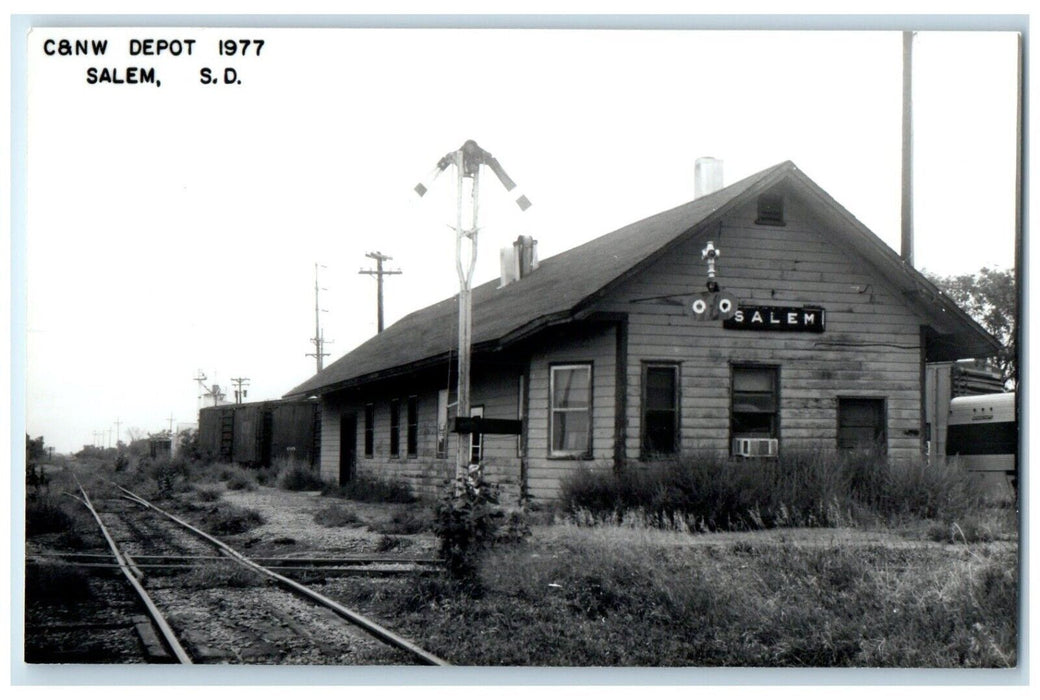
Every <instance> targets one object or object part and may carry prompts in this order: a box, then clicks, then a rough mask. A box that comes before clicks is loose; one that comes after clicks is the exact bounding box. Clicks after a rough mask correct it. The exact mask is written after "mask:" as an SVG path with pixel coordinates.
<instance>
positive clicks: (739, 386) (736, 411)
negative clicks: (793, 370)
mask: <svg viewBox="0 0 1040 700" xmlns="http://www.w3.org/2000/svg"><path fill="white" fill-rule="evenodd" d="M732 379H733V394H732V397H733V404H732V410H731V413H730V433H731V436H732V437H734V438H777V437H779V430H778V428H779V424H780V421H779V413H780V401H779V384H780V382H779V369H778V368H777V367H766V366H757V365H734V366H733V375H732Z"/></svg>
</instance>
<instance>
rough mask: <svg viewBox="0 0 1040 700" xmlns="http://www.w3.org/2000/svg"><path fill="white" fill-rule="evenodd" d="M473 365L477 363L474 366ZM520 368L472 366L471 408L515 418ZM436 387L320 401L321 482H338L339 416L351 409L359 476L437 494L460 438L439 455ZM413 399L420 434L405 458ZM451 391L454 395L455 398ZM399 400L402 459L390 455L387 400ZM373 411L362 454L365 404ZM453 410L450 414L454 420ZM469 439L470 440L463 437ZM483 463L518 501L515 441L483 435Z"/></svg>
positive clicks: (424, 384) (450, 472) (509, 498)
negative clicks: (369, 445) (369, 446)
mask: <svg viewBox="0 0 1040 700" xmlns="http://www.w3.org/2000/svg"><path fill="white" fill-rule="evenodd" d="M474 364H475V365H476V363H474ZM522 371H523V368H522V367H519V366H518V367H513V366H506V367H481V366H479V365H477V366H474V368H473V374H472V386H471V389H470V404H471V406H474V407H475V406H482V407H483V409H484V417H486V418H511V419H515V418H516V417H517V405H518V400H519V398H518V390H519V382H518V377H519V376H520V374H521V373H522ZM440 377H441V382H440V384H441V385H440V386H438V385H437V384H436V383H435V381H434V380H432V379H429V380H422V379H416V380H415V381H413V382H410V383H408V384H403V385H402V384H399V385H396V386H387V385H384V386H378V385H374V386H372V387H368V388H366V389H365V390H364V392H351V393H350V394H349V396H348V395H347V393H346V392H343V393H341V394H332V395H330V396H328V397H325V398H324V399H323V402H322V446H321V455H322V458H321V465H322V466H321V473H322V478H324V479H326V480H329V481H332V482H337V481H338V479H339V455H340V435H339V421H340V418H339V417H340V416H341V415H342V414H343V413H345V412H349V411H353V412H356V413H357V417H358V429H357V445H356V451H357V473H358V474H365V475H370V476H377V477H383V478H392V479H399V480H402V481H405V482H407V483H409V484H410V485H411V486H412V488H413V490H414V491H415V493H416V494H417V495H422V496H428V497H433V496H438V495H440V493H441V492H442V488H443V486H444V484H445V482H447V481H448V480H450V479H451V478H452V477H453V476H454V474H455V462H456V446H457V444H458V443H457V439H458V436H457V435H454V434H449V435H448V447H447V451H446V453H445V455H446V456H444V457H438V456H437V438H438V426H437V394H438V392H439V391H440V390H441V389H443V388H444V382H443V379H444V377H445V375H443V374H442V375H440ZM409 396H416V398H417V404H416V408H417V418H418V426H417V429H418V432H417V435H416V438H417V439H416V443H417V445H416V447H417V453H416V455H414V456H409V455H408V454H407V444H408V440H407V435H408V432H407V431H408V421H407V410H406V408H407V400H408V397H409ZM454 396H455V391H454V390H453V391H452V397H453V398H454ZM395 398H396V399H400V401H401V423H400V426H401V427H400V430H401V439H400V447H401V449H400V455H398V456H391V454H390V400H391V399H395ZM367 403H371V404H372V405H373V408H374V421H373V427H374V431H373V454H372V456H371V457H366V456H365V451H364V448H365V404H367ZM454 410H455V407H454V406H452V407H451V408H450V410H449V415H451V416H454ZM464 439H468V438H464ZM483 464H484V470H485V474H486V475H487V477H488V478H489V479H490V480H492V481H494V482H495V483H497V484H499V486H500V487H501V489H502V496H503V500H504V501H506V502H517V501H519V499H520V489H521V483H520V457H519V456H518V454H517V438H516V436H513V435H485V436H484V445H483Z"/></svg>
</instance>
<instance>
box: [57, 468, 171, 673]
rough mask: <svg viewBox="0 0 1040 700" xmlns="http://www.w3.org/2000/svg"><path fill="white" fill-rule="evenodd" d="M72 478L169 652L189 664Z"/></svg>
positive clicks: (90, 504) (161, 617)
mask: <svg viewBox="0 0 1040 700" xmlns="http://www.w3.org/2000/svg"><path fill="white" fill-rule="evenodd" d="M72 478H73V479H75V481H76V486H78V487H79V491H80V493H82V494H83V503H84V505H86V507H87V508H88V509H89V510H90V513H91V514H92V515H93V516H94V520H96V521H97V524H98V527H100V528H101V534H103V535H104V536H105V540H106V541H107V542H108V546H109V547H110V548H111V549H112V554H114V555H115V557H116V561H117V562H119V568H120V570H121V571H122V572H123V575H124V576H126V580H127V581H129V582H130V585H131V586H132V587H133V589H134V591H136V592H137V595H138V596H139V597H140V599H141V602H142V603H144V606H145V608H146V609H147V610H148V616H149V617H150V618H152V622H154V623H155V626H156V627H157V628H158V629H159V632H160V633H161V634H162V637H163V641H164V642H165V643H166V646H167V647H168V648H169V650H170V651H171V652H173V655H174V657H175V658H176V659H177V661H178V662H179V663H181V664H185V665H191V664H192V660H191V657H190V656H188V652H186V651H184V647H182V646H181V643H180V642H179V641H178V640H177V636H176V635H175V634H174V633H173V630H172V629H171V628H170V625H169V623H167V622H166V618H165V617H163V614H162V613H161V612H159V608H157V607H156V605H155V603H154V602H153V601H152V597H151V596H150V595H148V591H146V590H145V589H144V587H143V586H142V585H141V582H140V581H138V580H137V578H136V577H135V576H134V575H133V573H131V571H130V565H129V564H128V563H127V561H126V559H125V558H124V557H123V554H122V552H120V551H119V546H118V545H117V544H116V542H115V540H114V539H112V535H110V534H109V532H108V528H106V527H105V523H103V522H102V521H101V515H100V514H99V513H98V512H97V510H96V509H95V508H94V506H93V504H92V503H91V502H90V496H88V495H87V492H86V490H84V488H83V485H82V484H80V483H79V479H77V478H76V475H75V474H73V475H72Z"/></svg>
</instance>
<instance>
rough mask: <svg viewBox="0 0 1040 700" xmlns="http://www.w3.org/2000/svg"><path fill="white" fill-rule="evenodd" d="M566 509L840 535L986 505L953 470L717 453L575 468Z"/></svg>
mask: <svg viewBox="0 0 1040 700" xmlns="http://www.w3.org/2000/svg"><path fill="white" fill-rule="evenodd" d="M561 490H562V497H561V505H562V507H563V509H564V511H565V512H566V513H568V514H569V515H570V517H571V518H572V519H574V520H577V521H580V520H583V519H584V520H586V521H587V520H589V518H590V517H591V520H592V521H599V522H604V521H605V522H615V523H620V522H623V521H625V520H626V519H629V520H630V519H631V518H632V514H633V513H635V514H637V515H638V518H639V519H640V520H641V522H643V523H644V524H647V525H654V526H657V527H680V528H685V529H709V530H717V529H743V528H751V529H757V528H769V527H779V526H810V527H812V526H841V525H846V524H848V523H849V522H850V521H860V520H862V519H863V518H869V517H871V516H873V517H880V518H882V519H887V520H898V519H901V518H905V517H917V518H941V519H944V520H946V521H950V520H951V519H956V518H963V517H964V516H965V515H966V514H967V513H970V512H972V511H973V510H975V509H977V508H978V507H979V506H980V505H981V503H982V495H981V494H982V489H981V488H980V487H979V484H978V480H977V478H976V477H974V476H973V475H971V474H970V473H968V472H965V471H964V470H963V469H960V468H958V467H957V466H956V465H938V464H928V463H927V462H926V461H924V460H913V461H909V462H907V463H903V464H892V463H890V462H889V461H888V460H887V459H886V458H885V456H884V455H882V454H878V453H875V452H869V451H868V452H861V453H837V452H833V451H826V450H791V449H789V450H786V451H785V452H784V454H783V455H781V456H780V457H779V458H777V459H768V460H734V459H724V458H722V457H719V456H716V455H714V454H711V453H709V454H706V455H685V456H682V457H679V458H676V459H674V460H672V461H669V462H659V463H652V464H646V465H634V466H631V467H629V468H627V469H625V470H623V471H621V472H620V473H615V472H613V471H608V470H598V471H592V470H589V469H584V468H582V469H578V470H576V471H575V472H574V473H573V474H572V475H570V476H569V477H567V478H566V479H564V480H563V483H562V488H561Z"/></svg>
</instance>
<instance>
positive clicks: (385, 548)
mask: <svg viewBox="0 0 1040 700" xmlns="http://www.w3.org/2000/svg"><path fill="white" fill-rule="evenodd" d="M403 543H404V540H402V539H401V538H400V537H394V536H393V535H383V536H382V537H380V538H379V541H377V542H376V551H377V552H392V551H393V550H395V549H397V548H399V547H400V546H401V545H402V544H403Z"/></svg>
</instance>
